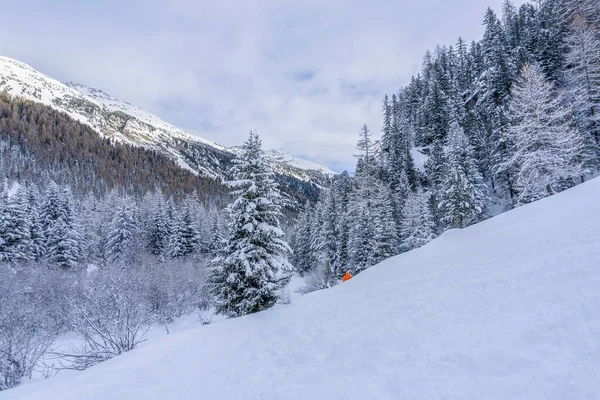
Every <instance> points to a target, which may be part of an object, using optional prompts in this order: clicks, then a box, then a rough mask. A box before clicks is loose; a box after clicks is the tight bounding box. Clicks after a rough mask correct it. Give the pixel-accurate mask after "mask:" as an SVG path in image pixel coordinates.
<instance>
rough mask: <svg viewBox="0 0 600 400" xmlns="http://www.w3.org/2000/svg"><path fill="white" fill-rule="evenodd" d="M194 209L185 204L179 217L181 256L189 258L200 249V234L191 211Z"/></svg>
mask: <svg viewBox="0 0 600 400" xmlns="http://www.w3.org/2000/svg"><path fill="white" fill-rule="evenodd" d="M193 209H194V207H193V206H192V205H191V204H190V203H189V202H187V203H186V204H185V208H184V210H183V215H182V216H181V224H180V230H181V233H180V234H181V239H182V250H183V251H182V252H181V255H182V256H189V255H191V254H194V253H196V252H197V251H198V249H199V247H200V233H199V232H198V228H197V227H196V222H195V221H194V218H193V214H192V210H193Z"/></svg>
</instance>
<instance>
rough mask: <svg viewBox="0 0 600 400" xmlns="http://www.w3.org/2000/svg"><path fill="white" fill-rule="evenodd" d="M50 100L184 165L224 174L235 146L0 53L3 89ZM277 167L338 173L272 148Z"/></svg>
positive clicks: (291, 172)
mask: <svg viewBox="0 0 600 400" xmlns="http://www.w3.org/2000/svg"><path fill="white" fill-rule="evenodd" d="M5 90H6V91H7V92H8V93H9V94H11V95H13V96H19V97H23V98H26V99H28V100H32V101H36V102H39V103H43V104H46V105H48V106H51V107H53V108H55V109H57V110H59V111H63V112H65V113H67V114H68V115H69V116H71V117H72V118H74V119H76V120H78V121H80V122H82V123H85V124H87V125H89V126H91V127H92V128H93V129H94V130H96V131H97V132H98V133H100V134H101V135H103V136H106V137H110V138H114V139H115V140H118V141H121V142H125V143H129V144H133V145H138V146H144V147H148V148H152V149H155V150H158V151H161V152H163V153H165V154H167V155H169V156H171V157H173V158H175V159H176V160H177V161H178V163H179V165H181V166H182V167H184V168H188V169H191V170H193V171H195V172H199V173H202V174H204V175H207V176H211V177H215V178H218V177H223V176H224V173H225V171H226V169H227V167H228V165H229V163H230V161H231V158H232V157H233V156H234V154H235V152H236V150H235V149H229V148H227V147H225V146H222V145H219V144H217V143H214V142H211V141H208V140H205V139H202V138H199V137H197V136H194V135H192V134H190V133H188V132H186V131H184V130H182V129H180V128H177V127H176V126H173V125H171V124H169V123H167V122H165V121H163V120H161V119H160V118H158V117H157V116H155V115H153V114H151V113H149V112H147V111H144V110H142V109H141V108H139V107H136V106H133V105H131V104H129V103H127V102H124V101H122V100H119V99H116V98H113V97H111V96H110V95H108V94H107V93H105V92H103V91H101V90H98V89H93V88H89V87H87V86H84V85H80V84H77V83H67V84H63V83H61V82H59V81H57V80H55V79H53V78H51V77H48V76H46V75H44V74H42V73H40V72H38V71H36V70H34V69H33V68H31V67H30V66H28V65H26V64H24V63H22V62H20V61H17V60H13V59H10V58H7V57H2V56H0V92H1V91H5ZM271 154H272V157H271V164H272V166H273V168H274V169H275V170H276V171H277V172H279V173H281V174H283V175H286V176H290V177H292V178H295V179H299V180H301V181H304V182H315V183H322V182H323V180H324V179H325V178H326V177H327V176H331V175H333V174H335V172H333V171H331V170H330V169H328V168H326V167H323V166H321V165H318V164H315V163H312V162H309V161H306V160H301V159H298V158H296V157H294V156H291V155H288V154H285V153H281V152H276V151H274V152H272V153H271Z"/></svg>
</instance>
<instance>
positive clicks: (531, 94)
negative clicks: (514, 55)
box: [503, 65, 586, 203]
mask: <svg viewBox="0 0 600 400" xmlns="http://www.w3.org/2000/svg"><path fill="white" fill-rule="evenodd" d="M565 104H566V102H565V100H564V98H563V95H562V94H561V92H557V91H556V90H555V89H554V86H553V85H552V83H550V82H548V80H547V79H546V77H545V76H544V74H543V73H542V71H541V70H540V68H539V67H537V66H535V65H526V66H525V67H523V70H522V72H521V76H520V77H519V80H518V82H517V84H516V85H515V86H514V88H513V91H512V101H511V104H510V116H511V121H512V123H511V125H510V127H509V129H508V130H507V131H506V135H507V136H508V138H509V142H510V143H513V148H512V149H511V150H512V155H511V157H510V158H509V159H508V160H507V161H506V163H505V164H504V165H503V168H505V169H514V170H515V171H517V172H516V173H517V177H516V188H517V190H518V191H519V202H521V203H526V202H530V201H534V200H537V199H539V198H542V197H546V196H549V195H552V194H554V192H555V190H556V189H555V188H554V187H553V185H555V184H556V183H558V182H560V181H561V180H565V179H572V178H573V177H578V176H580V175H582V174H583V173H584V170H583V167H582V162H581V161H579V160H582V159H585V158H586V157H585V152H586V146H585V141H584V138H583V136H582V135H581V134H580V133H579V132H577V131H576V130H574V129H573V128H572V126H571V118H570V115H571V114H570V110H569V109H568V107H567V106H566V105H565Z"/></svg>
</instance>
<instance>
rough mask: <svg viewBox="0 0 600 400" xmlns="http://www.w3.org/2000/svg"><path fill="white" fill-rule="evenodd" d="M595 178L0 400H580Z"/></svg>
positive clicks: (588, 343)
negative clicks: (278, 300) (341, 279)
mask: <svg viewBox="0 0 600 400" xmlns="http://www.w3.org/2000/svg"><path fill="white" fill-rule="evenodd" d="M598 198H600V179H595V180H593V181H590V182H588V183H586V184H583V185H580V186H577V187H575V188H573V189H571V190H569V191H566V192H564V193H561V194H558V195H556V196H553V197H552V198H549V199H546V200H542V201H540V202H537V203H534V204H531V205H528V206H525V207H521V208H519V209H516V210H513V211H510V212H507V213H505V214H501V215H499V216H497V217H494V218H492V219H489V220H487V221H485V222H483V223H480V224H478V225H474V226H472V227H469V228H467V229H464V230H461V231H458V230H453V231H448V232H446V233H445V234H444V235H442V236H441V237H440V238H438V239H436V240H434V241H433V242H431V243H429V244H428V245H427V246H425V247H422V248H420V249H417V250H414V251H411V252H409V253H405V254H403V255H400V256H397V257H394V258H392V259H389V260H387V261H385V262H383V263H381V264H379V265H377V266H374V267H373V268H371V269H369V270H367V271H366V272H364V273H362V274H360V275H358V276H356V277H355V278H354V279H352V280H350V281H348V282H346V283H343V284H341V285H338V286H336V287H334V288H332V289H329V290H323V291H319V292H313V293H310V294H308V295H305V296H302V297H300V298H298V299H297V300H295V301H293V302H292V304H289V305H279V306H278V307H276V308H275V309H273V310H269V311H266V312H262V313H259V314H254V315H249V316H246V317H243V318H239V319H233V320H225V321H218V322H216V323H214V324H211V325H205V326H200V327H197V328H190V329H184V330H181V331H179V332H177V333H173V334H171V335H169V336H165V337H162V338H160V339H156V340H154V341H152V342H150V343H148V344H147V345H145V346H143V347H141V348H139V349H136V350H134V351H131V352H129V353H127V354H124V355H122V356H119V357H117V358H115V359H112V360H110V361H107V362H105V363H102V364H99V365H97V366H95V367H93V368H90V369H88V370H86V371H83V372H78V373H72V374H64V375H63V376H61V375H60V374H59V376H58V377H56V378H52V379H47V380H45V381H40V382H36V383H32V384H30V385H25V386H23V387H18V388H16V389H12V390H9V391H6V392H0V400H6V399H23V400H24V399H27V400H35V399H40V400H42V399H43V400H55V399H56V400H58V399H60V400H68V399H77V400H84V399H128V400H135V399H176V400H183V399H469V400H471V399H528V400H531V399H557V400H558V399H560V400H564V399H596V398H598V393H600V379H599V377H600V215H599V213H597V212H596V211H595V210H596V208H597V203H598Z"/></svg>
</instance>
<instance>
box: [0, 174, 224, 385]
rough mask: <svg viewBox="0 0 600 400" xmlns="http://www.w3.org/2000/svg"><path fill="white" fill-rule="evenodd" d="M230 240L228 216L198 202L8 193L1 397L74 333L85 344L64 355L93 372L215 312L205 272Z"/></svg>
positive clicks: (15, 186) (0, 295) (50, 190)
mask: <svg viewBox="0 0 600 400" xmlns="http://www.w3.org/2000/svg"><path fill="white" fill-rule="evenodd" d="M225 234H226V226H225V224H224V221H223V218H222V216H221V213H220V212H219V211H218V210H217V209H216V207H213V206H210V205H204V204H201V203H200V202H199V201H197V199H196V197H195V196H189V197H187V198H184V199H182V200H179V201H174V200H173V199H171V198H169V199H167V198H164V197H163V196H162V195H160V194H152V195H147V196H146V197H144V198H142V199H140V200H138V201H136V200H135V199H133V198H129V197H124V196H121V195H119V194H118V193H117V192H115V191H113V192H111V193H109V194H108V195H107V196H105V197H104V198H95V197H93V196H91V195H89V196H79V195H74V194H73V193H72V192H71V190H70V189H69V187H67V186H59V185H57V184H55V183H53V182H50V183H49V184H48V185H46V187H43V188H42V187H38V186H37V185H35V184H33V183H31V182H27V181H24V182H21V183H20V184H19V183H11V184H8V183H4V184H1V185H0V390H2V389H6V388H10V387H12V386H15V385H17V384H19V382H20V380H21V379H22V378H23V377H25V376H28V375H30V374H31V373H32V372H33V369H34V368H39V367H40V365H39V362H38V361H39V358H40V357H41V356H42V355H44V354H47V353H48V352H51V350H52V349H50V346H51V344H52V343H53V342H54V339H55V338H56V337H57V336H59V335H61V334H63V333H65V332H67V331H73V332H75V333H77V336H78V338H79V342H78V343H80V345H79V346H78V347H76V348H73V349H69V350H67V351H64V349H63V350H61V354H57V355H56V356H57V357H60V358H61V364H63V365H64V366H66V367H69V368H85V367H87V366H89V365H93V364H95V363H97V362H100V361H103V360H105V359H107V358H111V357H113V356H115V355H118V354H120V353H121V352H123V351H127V350H130V349H132V348H134V347H135V346H136V345H137V344H138V343H140V342H141V341H143V340H144V336H145V333H146V332H147V330H148V329H149V327H150V326H151V325H152V324H156V323H161V324H166V323H168V322H171V321H172V320H173V319H174V318H176V317H178V316H181V315H183V314H185V313H189V312H192V311H193V310H195V309H198V308H205V307H207V306H208V305H209V303H210V296H209V294H208V292H207V291H206V287H205V281H206V276H207V272H208V271H207V267H206V265H207V261H208V260H209V259H210V258H212V257H214V254H215V252H216V251H217V249H218V248H219V247H220V246H221V243H222V238H223V237H225Z"/></svg>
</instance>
